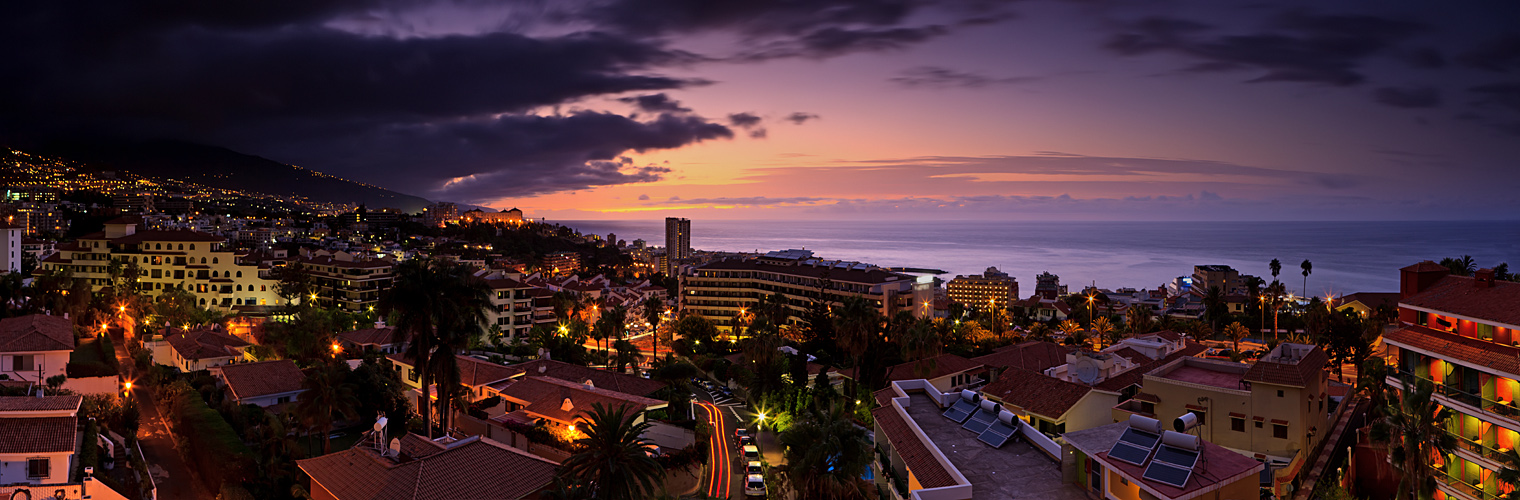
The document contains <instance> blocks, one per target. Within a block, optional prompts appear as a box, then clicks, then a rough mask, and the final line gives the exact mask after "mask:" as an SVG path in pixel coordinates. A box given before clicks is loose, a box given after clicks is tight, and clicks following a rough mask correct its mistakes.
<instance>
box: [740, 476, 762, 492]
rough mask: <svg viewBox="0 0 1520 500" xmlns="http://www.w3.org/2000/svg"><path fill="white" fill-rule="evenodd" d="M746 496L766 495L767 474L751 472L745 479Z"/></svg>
mask: <svg viewBox="0 0 1520 500" xmlns="http://www.w3.org/2000/svg"><path fill="white" fill-rule="evenodd" d="M744 496H750V497H764V496H765V476H762V475H759V474H750V475H749V476H748V478H747V479H745V481H744Z"/></svg>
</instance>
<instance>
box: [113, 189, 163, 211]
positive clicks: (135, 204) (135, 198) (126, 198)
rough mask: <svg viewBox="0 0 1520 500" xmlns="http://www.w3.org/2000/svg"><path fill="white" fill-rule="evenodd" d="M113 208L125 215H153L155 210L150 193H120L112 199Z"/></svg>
mask: <svg viewBox="0 0 1520 500" xmlns="http://www.w3.org/2000/svg"><path fill="white" fill-rule="evenodd" d="M111 206H113V207H116V209H117V210H120V211H121V213H124V214H151V213H153V212H155V211H157V210H155V208H154V206H153V195H152V194H149V193H119V194H117V195H116V196H114V197H112V198H111Z"/></svg>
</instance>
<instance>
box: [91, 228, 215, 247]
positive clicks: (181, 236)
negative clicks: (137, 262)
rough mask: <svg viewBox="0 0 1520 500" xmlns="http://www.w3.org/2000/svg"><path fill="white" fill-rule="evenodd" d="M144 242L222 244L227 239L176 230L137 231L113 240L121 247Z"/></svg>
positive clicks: (197, 232)
mask: <svg viewBox="0 0 1520 500" xmlns="http://www.w3.org/2000/svg"><path fill="white" fill-rule="evenodd" d="M144 241H179V242H195V241H204V242H212V243H220V242H223V241H227V239H226V238H223V237H221V236H216V235H214V234H207V233H202V232H199V231H188V230H175V231H160V230H147V231H137V232H135V233H132V234H129V235H126V236H122V237H120V238H112V239H111V242H112V243H116V244H118V245H120V244H132V243H142V242H144Z"/></svg>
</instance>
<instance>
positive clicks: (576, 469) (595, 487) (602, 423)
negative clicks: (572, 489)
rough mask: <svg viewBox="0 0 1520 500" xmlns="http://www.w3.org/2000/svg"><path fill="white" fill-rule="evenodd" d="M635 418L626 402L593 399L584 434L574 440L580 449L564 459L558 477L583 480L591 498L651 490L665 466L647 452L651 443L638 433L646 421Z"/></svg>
mask: <svg viewBox="0 0 1520 500" xmlns="http://www.w3.org/2000/svg"><path fill="white" fill-rule="evenodd" d="M637 419H638V414H637V413H631V412H629V407H627V406H618V407H616V408H611V407H608V406H604V405H602V404H601V403H592V404H591V412H590V413H589V414H588V415H587V418H586V426H585V427H586V431H585V434H586V435H585V437H582V438H580V439H577V440H575V445H576V446H577V447H579V448H580V450H581V451H579V452H577V453H576V454H574V455H571V456H570V458H567V459H565V462H564V463H563V464H562V465H560V470H559V477H562V478H565V479H566V480H569V481H572V482H575V483H581V484H584V485H585V486H586V488H588V489H589V491H588V493H589V494H590V496H591V497H592V498H598V499H611V500H633V499H636V498H644V497H645V496H647V495H649V494H651V493H653V492H654V491H655V489H656V488H657V485H658V484H659V481H660V480H661V479H663V478H664V477H665V468H664V467H661V466H660V464H659V462H656V461H655V460H654V457H652V456H651V455H650V453H649V450H651V449H653V448H654V447H655V445H654V443H652V442H650V441H649V440H646V439H644V438H643V437H641V436H643V434H644V432H645V431H647V430H649V423H648V422H639V423H634V421H635V420H637Z"/></svg>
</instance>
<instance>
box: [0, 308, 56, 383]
mask: <svg viewBox="0 0 1520 500" xmlns="http://www.w3.org/2000/svg"><path fill="white" fill-rule="evenodd" d="M73 352H74V325H73V323H70V322H69V320H68V318H63V317H60V316H49V315H46V314H32V315H27V316H17V317H14V318H5V319H0V376H4V377H5V380H12V381H19V382H31V383H43V382H46V381H47V379H48V378H49V377H55V376H58V375H63V374H64V373H65V371H66V370H65V368H66V367H67V366H68V364H69V355H70V354H72V353H73Z"/></svg>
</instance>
